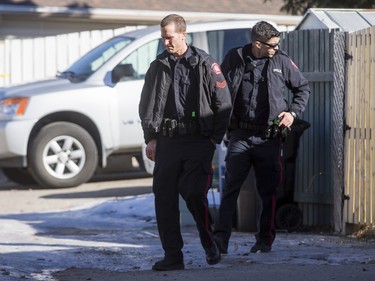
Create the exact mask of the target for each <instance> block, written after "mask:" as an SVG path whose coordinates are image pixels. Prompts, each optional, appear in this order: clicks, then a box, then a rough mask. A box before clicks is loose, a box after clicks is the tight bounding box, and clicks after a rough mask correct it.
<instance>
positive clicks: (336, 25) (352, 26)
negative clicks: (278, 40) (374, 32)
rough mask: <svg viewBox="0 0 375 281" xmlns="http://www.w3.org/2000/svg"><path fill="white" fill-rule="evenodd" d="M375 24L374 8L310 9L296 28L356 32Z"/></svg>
mask: <svg viewBox="0 0 375 281" xmlns="http://www.w3.org/2000/svg"><path fill="white" fill-rule="evenodd" d="M374 25H375V10H374V9H309V10H308V11H307V12H306V13H305V15H304V16H303V18H302V20H301V21H300V23H299V24H298V25H297V27H296V29H298V30H304V29H339V30H340V31H344V32H354V31H357V30H361V29H364V28H367V27H371V26H374Z"/></svg>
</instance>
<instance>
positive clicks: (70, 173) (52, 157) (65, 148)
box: [43, 136, 86, 179]
mask: <svg viewBox="0 0 375 281" xmlns="http://www.w3.org/2000/svg"><path fill="white" fill-rule="evenodd" d="M85 162H86V152H85V149H84V147H83V145H82V144H81V143H80V142H79V141H78V140H77V139H76V138H73V137H71V136H58V137H56V138H54V139H52V140H50V141H49V142H48V143H47V145H46V147H45V148H44V150H43V165H44V167H45V169H46V170H47V171H48V173H49V174H50V175H52V176H53V177H55V178H59V179H70V178H73V177H75V176H76V175H78V174H79V173H80V172H81V171H82V169H83V167H84V165H85Z"/></svg>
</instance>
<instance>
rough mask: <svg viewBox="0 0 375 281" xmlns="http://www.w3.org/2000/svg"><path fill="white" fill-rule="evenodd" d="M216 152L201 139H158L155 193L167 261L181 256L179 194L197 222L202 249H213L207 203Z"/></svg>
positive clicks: (160, 232) (161, 237) (213, 147)
mask: <svg viewBox="0 0 375 281" xmlns="http://www.w3.org/2000/svg"><path fill="white" fill-rule="evenodd" d="M214 151H215V146H214V145H213V144H212V142H211V141H210V140H209V139H208V138H204V137H199V136H194V137H193V136H185V137H175V138H167V137H164V136H160V137H159V138H158V140H157V146H156V156H155V158H156V159H155V168H154V178H153V192H154V194H155V211H156V220H157V225H158V231H159V235H160V240H161V243H162V246H163V249H164V251H165V258H171V259H173V258H180V257H182V251H181V250H182V247H183V240H182V236H181V231H180V212H179V194H181V196H182V198H183V199H184V200H185V201H186V205H187V207H188V209H189V211H190V212H191V214H192V215H193V217H194V219H195V222H196V225H197V228H198V232H199V236H200V239H201V243H202V246H203V247H204V248H210V247H212V245H213V243H214V240H213V232H212V227H211V224H212V220H211V216H210V213H209V206H208V200H207V192H208V190H209V188H210V187H211V183H212V166H211V165H212V164H211V163H212V158H213V155H214Z"/></svg>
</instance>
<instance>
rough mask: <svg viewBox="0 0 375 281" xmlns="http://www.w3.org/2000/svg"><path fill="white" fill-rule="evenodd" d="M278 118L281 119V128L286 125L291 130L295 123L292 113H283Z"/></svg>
mask: <svg viewBox="0 0 375 281" xmlns="http://www.w3.org/2000/svg"><path fill="white" fill-rule="evenodd" d="M277 117H279V118H281V121H280V123H279V127H280V126H283V125H284V126H285V127H287V128H290V126H292V124H293V122H294V117H293V115H292V114H291V113H290V112H285V111H284V112H281V113H280V114H279V115H278V116H277Z"/></svg>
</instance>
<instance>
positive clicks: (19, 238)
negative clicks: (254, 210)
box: [0, 194, 375, 281]
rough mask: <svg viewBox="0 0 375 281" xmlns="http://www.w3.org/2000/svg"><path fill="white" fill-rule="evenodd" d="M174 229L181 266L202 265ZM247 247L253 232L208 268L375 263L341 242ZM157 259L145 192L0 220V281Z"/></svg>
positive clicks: (362, 248) (309, 240)
mask: <svg viewBox="0 0 375 281" xmlns="http://www.w3.org/2000/svg"><path fill="white" fill-rule="evenodd" d="M215 197H216V195H215V196H214V197H212V198H215ZM211 203H212V202H211ZM183 223H184V222H183ZM182 231H183V237H184V242H185V247H184V255H185V263H186V268H206V267H208V265H207V264H206V262H205V258H204V253H203V249H202V248H201V246H200V243H199V239H198V235H197V231H196V229H195V227H193V226H183V228H182ZM253 243H254V234H253V233H240V232H235V233H234V234H233V237H232V240H231V243H230V249H229V254H228V255H226V256H224V257H223V261H222V262H221V263H220V264H218V265H215V266H214V267H220V268H222V267H227V266H230V265H231V264H235V263H263V264H274V263H291V264H331V265H335V264H353V263H355V264H357V263H361V264H374V263H375V243H371V242H360V241H357V240H354V239H350V238H347V237H339V236H332V235H309V234H296V233H294V234H286V233H278V237H277V239H276V241H275V244H274V247H273V251H272V252H271V253H268V254H249V249H250V247H251V246H252V244H253ZM162 255H163V252H162V249H161V246H160V241H159V238H158V233H157V229H156V222H155V214H154V205H153V195H152V194H147V195H141V196H131V197H124V198H121V199H117V200H103V201H101V202H99V203H95V204H88V205H83V206H80V207H79V208H74V209H70V210H68V211H67V210H63V211H62V210H54V211H49V212H37V213H23V214H9V215H2V216H0V280H2V281H13V280H20V279H21V280H23V279H26V280H49V281H53V280H54V279H53V278H52V277H51V272H54V271H57V270H62V269H66V268H71V267H76V268H96V269H106V270H111V271H121V272H123V271H131V270H149V269H150V268H151V266H152V264H153V263H154V262H155V261H157V260H158V259H160V258H161V257H162Z"/></svg>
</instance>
